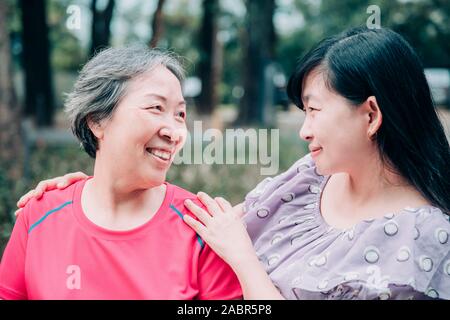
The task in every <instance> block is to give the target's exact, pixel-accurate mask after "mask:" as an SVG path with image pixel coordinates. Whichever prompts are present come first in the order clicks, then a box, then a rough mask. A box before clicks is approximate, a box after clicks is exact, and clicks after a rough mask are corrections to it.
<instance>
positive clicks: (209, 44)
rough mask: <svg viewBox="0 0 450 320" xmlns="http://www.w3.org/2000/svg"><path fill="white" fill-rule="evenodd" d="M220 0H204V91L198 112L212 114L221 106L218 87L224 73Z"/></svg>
mask: <svg viewBox="0 0 450 320" xmlns="http://www.w3.org/2000/svg"><path fill="white" fill-rule="evenodd" d="M218 11H219V3H218V0H203V18H202V26H201V29H200V33H199V37H200V63H199V76H200V81H201V83H202V91H201V93H200V96H199V99H198V106H197V107H198V108H197V109H198V112H199V113H200V114H205V115H209V114H211V113H212V112H213V111H214V109H215V108H216V106H217V105H218V104H219V95H218V85H219V82H220V78H221V73H222V72H221V71H222V53H221V50H222V47H221V46H220V44H219V43H218V39H217V31H218V27H217V16H218Z"/></svg>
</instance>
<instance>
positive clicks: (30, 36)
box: [19, 0, 54, 126]
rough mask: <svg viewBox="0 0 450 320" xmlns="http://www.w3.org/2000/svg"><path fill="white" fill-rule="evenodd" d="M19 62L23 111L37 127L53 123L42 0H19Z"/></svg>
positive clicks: (44, 11)
mask: <svg viewBox="0 0 450 320" xmlns="http://www.w3.org/2000/svg"><path fill="white" fill-rule="evenodd" d="M19 3H20V8H21V11H22V46H23V53H22V62H23V69H24V73H25V92H26V94H25V114H26V115H31V116H35V119H36V123H37V125H38V126H49V125H51V124H52V123H53V114H54V99H53V90H52V73H51V67H50V47H49V39H48V27H47V13H46V9H47V6H46V4H47V3H46V1H45V0H20V1H19Z"/></svg>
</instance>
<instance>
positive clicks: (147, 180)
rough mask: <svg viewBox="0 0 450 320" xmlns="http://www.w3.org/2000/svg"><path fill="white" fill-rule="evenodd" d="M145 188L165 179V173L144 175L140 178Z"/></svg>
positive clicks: (157, 184)
mask: <svg viewBox="0 0 450 320" xmlns="http://www.w3.org/2000/svg"><path fill="white" fill-rule="evenodd" d="M141 180H142V181H143V183H144V185H145V186H146V187H147V188H154V187H157V186H160V185H162V184H163V183H164V182H165V181H166V174H165V173H164V174H156V175H155V174H153V175H146V176H144V177H142V179H141Z"/></svg>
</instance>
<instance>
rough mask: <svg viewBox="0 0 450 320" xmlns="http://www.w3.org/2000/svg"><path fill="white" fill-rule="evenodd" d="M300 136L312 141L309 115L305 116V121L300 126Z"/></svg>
mask: <svg viewBox="0 0 450 320" xmlns="http://www.w3.org/2000/svg"><path fill="white" fill-rule="evenodd" d="M299 135H300V138H301V139H303V140H305V141H308V142H309V141H311V140H312V138H313V134H312V130H311V126H310V121H309V120H308V117H305V120H304V122H303V125H302V127H301V128H300V132H299Z"/></svg>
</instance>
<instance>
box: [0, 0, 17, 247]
mask: <svg viewBox="0 0 450 320" xmlns="http://www.w3.org/2000/svg"><path fill="white" fill-rule="evenodd" d="M7 17H8V7H7V3H6V2H5V1H0V61H1V64H2V65H1V68H0V150H1V151H0V191H1V192H0V203H1V204H3V205H2V206H0V209H1V210H0V220H2V219H1V218H3V217H1V216H2V215H5V214H6V213H8V212H12V210H13V208H12V205H11V201H10V200H11V199H10V195H11V192H12V191H13V190H14V183H15V182H16V181H17V180H18V179H19V178H20V173H21V172H20V168H21V167H20V161H19V160H20V151H21V148H20V147H21V145H22V143H21V137H20V121H19V119H20V110H19V105H18V103H17V100H16V95H15V92H14V86H13V72H12V59H11V50H10V42H9V33H8V28H7ZM5 191H6V192H5ZM4 197H8V198H7V199H5V198H4ZM0 249H1V248H0ZM0 253H1V250H0Z"/></svg>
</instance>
